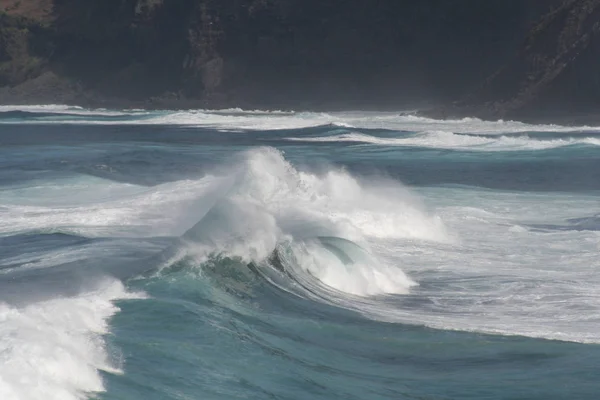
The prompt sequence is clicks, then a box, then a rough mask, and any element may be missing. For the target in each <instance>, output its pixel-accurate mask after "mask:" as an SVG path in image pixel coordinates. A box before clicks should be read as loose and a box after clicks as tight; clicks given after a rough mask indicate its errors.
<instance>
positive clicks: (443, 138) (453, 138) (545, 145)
mask: <svg viewBox="0 0 600 400" xmlns="http://www.w3.org/2000/svg"><path fill="white" fill-rule="evenodd" d="M288 140H290V141H299V142H356V143H365V144H375V145H382V146H405V147H426V148H439V149H464V150H472V151H522V150H545V149H553V148H558V147H564V146H572V145H577V144H587V145H594V146H600V139H597V138H591V137H581V138H574V137H572V138H567V139H550V140H540V139H539V138H534V137H530V136H526V135H525V136H517V137H515V136H498V135H482V136H472V135H461V134H456V133H453V132H446V131H435V132H421V133H418V134H416V135H409V136H404V137H397V138H382V137H377V136H371V135H366V134H362V133H344V134H339V135H333V136H321V137H292V138H289V139H288Z"/></svg>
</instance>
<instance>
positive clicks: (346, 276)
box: [184, 148, 451, 295]
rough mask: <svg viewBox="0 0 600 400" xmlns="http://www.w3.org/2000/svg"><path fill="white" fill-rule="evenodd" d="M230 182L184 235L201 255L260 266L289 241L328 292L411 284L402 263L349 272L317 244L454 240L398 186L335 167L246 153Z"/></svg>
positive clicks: (392, 289)
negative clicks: (298, 165) (319, 168)
mask: <svg viewBox="0 0 600 400" xmlns="http://www.w3.org/2000/svg"><path fill="white" fill-rule="evenodd" d="M229 176H230V179H232V182H233V183H232V187H231V189H230V190H228V191H227V192H226V193H227V194H226V196H224V197H221V198H219V200H218V202H217V203H216V205H215V206H214V207H212V208H211V209H210V211H209V212H208V214H207V215H206V217H205V218H204V219H202V220H201V221H200V222H199V223H198V224H197V225H196V226H195V227H194V228H192V229H191V230H190V231H188V232H187V233H186V235H185V236H184V238H185V239H186V240H187V241H188V242H189V243H190V246H191V248H192V249H193V250H192V251H195V253H196V255H197V257H200V258H202V257H206V256H207V254H208V253H209V252H211V251H220V252H223V253H225V254H229V255H233V256H238V257H242V258H243V259H245V260H247V261H252V260H254V261H256V260H262V259H266V258H267V257H269V256H270V254H271V253H272V252H273V250H274V249H275V248H276V246H277V245H278V243H281V242H288V243H290V245H291V246H292V248H293V249H296V250H295V251H296V255H297V257H299V258H300V259H299V264H300V265H301V266H302V267H303V268H304V269H305V270H306V272H310V273H312V274H313V275H314V276H316V277H317V278H320V279H321V282H323V283H325V284H326V285H328V286H330V287H333V288H335V289H337V290H340V291H342V292H347V293H350V294H355V295H372V294H379V293H406V291H407V290H408V288H409V287H410V286H411V285H412V284H413V283H412V281H411V280H410V279H408V278H407V277H406V276H405V275H404V273H403V272H402V270H401V265H394V266H391V265H386V264H385V263H382V262H381V261H380V260H377V258H376V257H374V256H373V257H372V258H370V259H369V262H368V263H355V264H354V265H352V266H351V267H349V266H344V265H342V264H340V262H335V263H332V262H331V261H332V260H334V259H335V257H334V256H333V255H331V254H328V252H327V251H317V250H315V249H317V248H319V246H315V245H314V239H315V238H318V237H339V238H344V239H348V240H351V241H353V242H354V243H357V244H359V245H363V246H366V247H367V249H366V251H367V252H368V239H369V238H371V237H377V238H387V239H397V240H426V241H430V240H433V241H443V242H447V241H450V240H451V236H450V235H449V234H448V232H447V231H446V230H445V227H444V225H443V223H442V222H441V220H440V219H439V218H438V217H436V216H435V215H430V214H429V213H428V212H427V211H426V210H425V209H424V208H423V207H422V206H421V205H420V203H419V201H418V200H417V198H416V197H415V196H414V195H412V194H411V193H410V192H409V191H408V190H407V189H405V188H403V187H401V186H400V185H399V184H398V183H393V182H389V181H388V182H380V183H375V182H370V183H368V184H367V183H365V182H361V181H360V180H358V179H356V178H355V177H353V176H352V175H350V174H348V173H347V172H345V171H343V170H336V169H331V170H329V171H326V172H324V173H322V174H317V173H311V172H306V171H304V172H303V171H298V170H296V169H295V168H294V167H292V166H291V165H290V164H289V163H288V162H287V161H286V160H285V159H284V158H283V156H282V154H281V153H280V152H279V151H277V150H275V149H272V148H260V149H255V150H251V151H248V152H246V153H245V154H244V156H243V157H242V160H241V161H240V164H238V165H237V166H236V167H235V168H233V171H232V172H230V175H229ZM311 243H312V244H311ZM300 249H304V250H302V251H301V250H300ZM307 249H312V250H311V251H308V250H307ZM306 272H305V273H306ZM371 278H375V279H371Z"/></svg>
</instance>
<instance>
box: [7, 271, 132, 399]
mask: <svg viewBox="0 0 600 400" xmlns="http://www.w3.org/2000/svg"><path fill="white" fill-rule="evenodd" d="M140 297H142V295H141V294H131V293H127V292H126V291H125V289H124V288H123V286H122V285H121V284H120V283H118V282H114V281H106V282H102V283H101V284H100V285H99V287H98V288H97V290H95V291H92V292H87V293H82V294H81V295H79V296H77V297H73V298H56V299H52V300H47V301H43V302H38V303H34V304H30V305H27V306H24V307H20V308H17V307H13V306H10V305H7V304H0V398H2V399H3V400H79V399H83V398H86V397H87V394H89V393H91V392H99V391H102V390H104V386H103V382H102V379H101V376H100V373H99V370H103V371H108V372H111V373H120V371H121V365H120V363H121V361H120V358H119V357H115V356H116V354H112V355H111V354H110V353H109V349H108V348H107V345H106V342H105V340H104V339H103V337H102V335H104V334H106V333H107V332H108V330H107V329H108V328H107V321H108V319H109V318H110V317H111V316H112V315H114V314H115V313H116V312H117V311H118V308H117V307H116V306H115V305H114V304H113V303H112V301H114V300H117V299H127V298H140Z"/></svg>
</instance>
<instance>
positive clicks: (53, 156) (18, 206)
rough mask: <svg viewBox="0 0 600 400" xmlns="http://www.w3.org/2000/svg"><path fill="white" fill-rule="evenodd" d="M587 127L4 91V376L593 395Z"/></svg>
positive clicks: (317, 389) (462, 394) (13, 385)
mask: <svg viewBox="0 0 600 400" xmlns="http://www.w3.org/2000/svg"><path fill="white" fill-rule="evenodd" d="M599 253H600V127H594V126H559V125H531V124H526V123H522V122H518V121H483V120H479V119H475V118H466V119H461V120H435V119H430V118H425V117H421V116H418V115H416V114H415V113H413V112H411V111H404V112H396V113H393V112H386V113H375V112H359V111H354V112H337V113H309V112H291V111H258V110H257V111H244V110H240V109H230V110H216V111H210V110H188V111H185V110H182V111H150V110H105V109H94V110H91V109H85V108H81V107H72V106H63V105H46V106H0V398H1V399H7V400H13V399H15V400H20V399H25V400H29V399H32V400H33V399H36V400H37V399H51V400H54V399H56V400H63V399H64V400H77V399H184V398H185V399H192V398H194V399H196V398H210V399H221V398H223V399H237V398H240V399H242V398H243V399H263V398H282V399H284V398H285V399H319V398H322V399H334V398H335V399H337V398H346V399H364V398H369V399H416V398H428V399H458V398H460V399H540V400H541V399H544V400H546V399H563V398H577V399H595V398H596V396H597V393H598V391H600V383H598V382H599V381H598V379H597V378H598V376H597V365H598V363H599V362H600V329H599V328H600V290H599V289H600V274H599V273H598V271H599V269H600V258H599V257H598V254H599Z"/></svg>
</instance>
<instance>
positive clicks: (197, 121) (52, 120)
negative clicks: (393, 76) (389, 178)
mask: <svg viewBox="0 0 600 400" xmlns="http://www.w3.org/2000/svg"><path fill="white" fill-rule="evenodd" d="M11 123H19V124H72V123H75V124H100V125H111V124H114V125H181V126H197V127H207V128H214V129H222V130H228V131H236V130H264V131H270V130H273V131H277V130H293V129H304V128H311V127H323V126H330V125H333V126H337V127H340V128H348V129H352V128H355V129H385V130H392V131H411V132H453V133H478V134H489V135H493V134H499V135H502V134H504V135H506V134H507V133H520V132H522V133H529V132H573V133H575V132H577V133H581V132H600V127H592V126H560V125H531V124H525V123H522V122H516V121H502V120H500V121H483V120H480V119H477V118H464V119H460V120H435V119H431V118H425V117H419V116H416V115H414V112H412V111H400V112H385V113H375V112H359V111H357V112H335V113H319V112H293V111H261V110H250V111H246V110H242V109H225V110H180V111H166V110H164V111H160V110H159V111H150V110H124V111H114V110H106V109H84V108H81V107H72V106H65V105H44V106H0V124H11Z"/></svg>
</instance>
